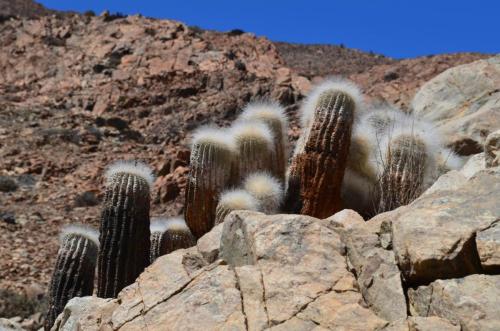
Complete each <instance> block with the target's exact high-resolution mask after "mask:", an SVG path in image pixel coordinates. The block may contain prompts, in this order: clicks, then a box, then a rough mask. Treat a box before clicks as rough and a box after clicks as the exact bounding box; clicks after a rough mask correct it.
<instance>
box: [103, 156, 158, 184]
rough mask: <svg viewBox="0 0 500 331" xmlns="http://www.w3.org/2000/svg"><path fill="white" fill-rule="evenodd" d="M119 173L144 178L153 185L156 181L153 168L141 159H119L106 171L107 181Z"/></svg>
mask: <svg viewBox="0 0 500 331" xmlns="http://www.w3.org/2000/svg"><path fill="white" fill-rule="evenodd" d="M119 173H127V174H131V175H134V176H138V177H141V178H143V179H144V180H145V181H146V182H147V183H148V185H149V187H151V186H152V185H153V182H154V181H155V177H154V175H153V170H151V168H150V167H149V166H147V165H146V164H144V163H142V162H139V161H117V162H115V163H113V164H112V165H111V166H109V167H108V169H107V170H106V173H105V177H106V180H107V182H108V183H109V182H110V181H111V180H112V178H113V176H114V175H116V174H119Z"/></svg>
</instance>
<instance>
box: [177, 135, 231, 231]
mask: <svg viewBox="0 0 500 331" xmlns="http://www.w3.org/2000/svg"><path fill="white" fill-rule="evenodd" d="M237 155H238V152H237V149H236V146H235V144H234V140H233V136H232V135H231V134H229V133H225V132H224V131H223V130H222V129H214V128H205V129H202V130H199V131H198V132H197V133H196V134H195V136H194V139H193V145H192V150H191V162H190V163H191V164H190V171H189V176H188V182H187V188H186V203H185V214H184V215H185V219H186V223H187V225H188V226H189V228H190V229H191V232H192V233H193V235H194V236H195V237H196V238H200V237H201V236H203V235H204V234H205V233H207V232H208V231H210V229H212V227H213V226H214V223H215V210H216V208H217V203H218V200H219V195H220V193H221V192H222V191H223V190H224V189H225V188H226V187H229V186H232V185H234V181H235V180H236V178H237V177H238V175H237V174H235V173H234V171H235V168H236V167H235V164H236V159H237Z"/></svg>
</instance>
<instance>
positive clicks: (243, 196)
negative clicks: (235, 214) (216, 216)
mask: <svg viewBox="0 0 500 331" xmlns="http://www.w3.org/2000/svg"><path fill="white" fill-rule="evenodd" d="M219 204H220V205H223V206H225V207H227V208H229V209H232V210H255V211H258V210H259V209H260V206H259V202H258V201H257V199H255V198H254V197H253V195H251V194H250V193H248V192H247V191H245V190H241V189H237V190H228V191H224V192H223V193H222V194H221V196H220V199H219Z"/></svg>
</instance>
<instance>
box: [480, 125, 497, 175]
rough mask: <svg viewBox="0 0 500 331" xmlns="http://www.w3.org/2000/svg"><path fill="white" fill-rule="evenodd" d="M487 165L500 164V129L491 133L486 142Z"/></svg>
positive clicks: (495, 165) (494, 165)
mask: <svg viewBox="0 0 500 331" xmlns="http://www.w3.org/2000/svg"><path fill="white" fill-rule="evenodd" d="M484 155H485V161H486V167H488V168H489V167H498V166H500V130H497V131H495V132H493V133H491V134H490V135H489V136H488V137H487V138H486V142H485V143H484Z"/></svg>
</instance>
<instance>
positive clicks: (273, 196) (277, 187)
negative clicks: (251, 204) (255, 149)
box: [243, 172, 284, 215]
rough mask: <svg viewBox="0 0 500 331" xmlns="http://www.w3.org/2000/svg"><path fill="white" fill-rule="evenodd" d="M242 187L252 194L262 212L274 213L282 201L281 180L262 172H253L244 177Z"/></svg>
mask: <svg viewBox="0 0 500 331" xmlns="http://www.w3.org/2000/svg"><path fill="white" fill-rule="evenodd" d="M243 188H244V189H245V190H246V191H247V192H248V193H250V194H251V195H253V196H254V197H255V198H256V199H257V201H258V202H259V205H260V207H261V210H262V212H263V213H266V214H268V215H272V214H276V213H277V212H278V211H279V210H280V207H281V204H282V202H283V198H284V196H283V194H284V193H283V186H282V184H281V182H280V181H279V180H278V179H277V178H275V177H273V176H271V175H269V174H267V173H263V172H258V173H253V174H251V175H250V176H248V177H247V178H246V179H245V182H244V184H243Z"/></svg>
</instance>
